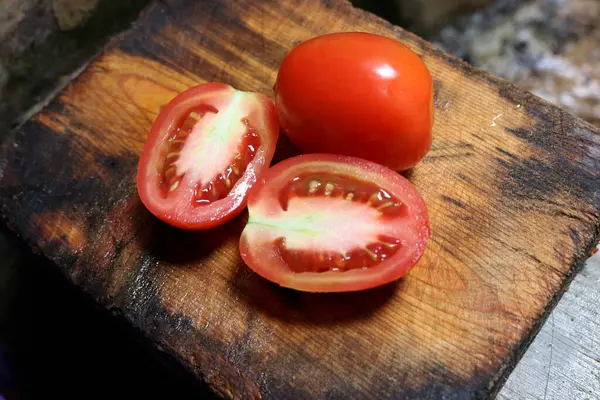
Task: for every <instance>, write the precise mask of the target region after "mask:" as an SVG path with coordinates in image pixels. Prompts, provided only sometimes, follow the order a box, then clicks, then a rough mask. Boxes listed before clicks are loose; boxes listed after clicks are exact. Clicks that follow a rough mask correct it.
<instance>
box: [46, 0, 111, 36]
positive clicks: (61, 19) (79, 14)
mask: <svg viewBox="0 0 600 400" xmlns="http://www.w3.org/2000/svg"><path fill="white" fill-rule="evenodd" d="M98 2H99V0H54V1H53V2H52V12H53V13H54V18H56V22H57V24H58V28H59V29H60V30H61V31H69V30H72V29H75V28H77V27H78V26H80V25H81V24H84V23H85V22H86V21H87V20H88V19H89V18H90V16H91V15H92V13H93V12H94V10H95V9H96V6H97V5H98Z"/></svg>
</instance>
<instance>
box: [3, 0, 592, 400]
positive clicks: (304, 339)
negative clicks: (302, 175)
mask: <svg viewBox="0 0 600 400" xmlns="http://www.w3.org/2000/svg"><path fill="white" fill-rule="evenodd" d="M334 31H368V32H374V33H379V34H383V35H387V36H390V37H394V38H396V39H398V40H400V41H402V42H404V43H406V44H408V45H409V46H410V47H412V48H413V49H414V50H415V51H417V52H418V53H419V54H421V55H422V57H423V59H424V61H425V62H426V63H427V65H428V66H429V68H430V69H431V72H432V75H433V77H434V79H435V92H436V100H435V106H436V120H435V131H434V140H433V147H432V149H431V151H430V153H429V154H428V156H427V157H426V159H425V160H424V161H423V162H422V163H420V164H419V165H418V166H417V167H416V168H414V169H413V170H412V171H411V172H410V173H409V174H408V176H409V178H410V179H411V181H412V182H413V183H414V184H415V185H416V187H417V188H418V190H419V191H420V192H421V193H422V195H423V197H424V199H425V201H426V203H427V205H428V208H429V212H430V219H431V230H432V236H431V240H430V242H429V245H428V247H427V250H426V252H425V254H424V256H423V258H422V259H421V261H420V263H419V264H418V266H417V267H416V268H415V269H414V270H413V271H412V272H411V273H410V274H409V275H408V276H407V277H405V278H403V279H401V280H400V281H399V282H397V283H395V284H390V285H387V286H384V287H381V288H378V289H375V290H370V291H366V292H359V293H346V294H337V295H323V294H308V293H298V292H294V291H291V290H284V289H281V288H278V287H277V286H275V285H273V284H271V283H270V282H267V281H265V280H263V279H262V278H260V277H258V276H257V275H255V274H254V273H253V272H251V271H250V270H249V269H248V268H247V267H245V266H244V264H243V263H242V261H241V259H240V256H239V253H238V247H237V246H238V236H239V234H240V231H241V229H242V228H243V226H244V223H245V221H246V215H245V214H243V215H241V216H240V217H238V218H236V219H235V220H233V221H232V222H231V223H229V224H227V225H225V226H222V227H220V228H217V229H214V230H210V231H205V232H184V231H179V230H177V229H174V228H171V227H169V226H167V225H165V224H163V223H160V222H158V221H157V220H156V219H155V218H154V217H153V216H151V215H150V214H149V213H148V212H147V211H146V210H145V208H144V207H143V206H142V205H141V203H140V200H139V198H138V196H137V192H136V188H135V184H134V176H135V173H136V167H137V160H138V157H139V155H140V152H141V149H142V146H143V143H144V140H145V138H146V135H147V132H148V130H149V128H150V126H151V124H152V121H153V120H154V118H155V117H156V115H157V113H158V112H159V110H160V108H161V106H163V105H164V104H165V103H167V102H168V101H169V100H170V99H171V98H173V96H175V94H176V93H178V92H179V91H182V90H184V89H186V88H188V87H191V86H194V85H197V84H200V83H202V82H206V81H223V82H226V83H229V84H231V85H233V86H235V87H237V88H238V89H242V90H253V91H260V92H263V93H265V94H268V95H272V89H271V88H272V86H273V83H274V80H275V76H276V70H277V68H278V65H279V63H280V62H281V60H282V59H283V57H284V56H285V54H286V52H287V51H288V50H289V49H290V48H291V47H292V46H294V45H295V44H297V43H299V42H300V41H302V40H305V39H308V38H310V37H313V36H315V35H319V34H323V33H326V32H334ZM291 154H293V150H292V148H291V146H290V145H289V144H288V142H287V141H286V140H285V137H283V138H282V139H281V141H280V146H279V150H278V154H277V157H276V159H277V160H281V159H282V158H284V157H286V156H289V155H291ZM0 188H1V190H0V200H1V205H2V213H3V215H4V217H5V219H6V221H7V222H8V223H9V225H10V226H11V227H12V228H13V229H14V230H15V231H16V232H17V233H18V234H19V235H21V236H22V237H24V238H25V240H27V241H28V242H29V243H30V244H31V245H32V246H33V247H35V248H37V249H38V250H39V251H40V252H41V253H43V254H44V255H45V256H46V257H48V258H49V259H51V260H53V261H54V262H56V264H57V265H58V266H59V267H60V268H61V269H62V270H63V271H64V273H65V275H66V276H67V277H69V278H70V279H71V280H72V281H73V282H74V283H75V284H76V285H78V286H80V287H81V288H82V289H84V290H85V291H86V292H88V293H89V294H91V295H92V296H93V297H94V298H95V299H96V300H97V301H98V302H99V303H100V304H102V305H103V306H105V307H107V308H109V309H111V310H114V311H116V312H120V313H122V314H123V315H124V316H125V318H127V320H129V321H130V322H131V324H132V325H133V326H135V327H137V328H139V329H141V331H142V332H143V333H144V334H145V335H146V336H147V338H148V339H149V340H151V341H152V342H154V343H155V345H156V346H157V347H159V348H160V349H162V350H164V351H165V352H166V353H168V354H170V355H171V356H174V357H175V358H176V359H177V360H179V361H180V362H181V363H182V364H183V365H184V366H185V367H186V368H187V369H189V371H191V372H192V373H194V374H196V375H197V376H198V377H199V378H202V379H204V380H205V381H206V382H207V383H208V384H209V385H210V386H211V387H212V389H213V390H215V391H216V392H217V393H218V394H220V395H223V396H225V397H234V398H265V399H284V398H290V399H301V398H352V399H360V398H373V399H381V398H390V397H393V398H415V399H440V398H448V399H454V398H457V399H458V398H460V399H465V398H486V397H488V396H493V395H494V394H495V393H496V392H497V391H498V389H499V388H500V386H501V384H502V382H503V380H504V379H505V378H506V376H507V375H508V373H509V372H510V371H511V370H512V368H513V366H514V365H515V363H516V362H517V361H518V359H519V357H520V356H521V354H522V353H523V351H524V350H525V349H526V347H527V344H528V343H529V342H530V341H531V339H532V338H533V336H534V334H535V333H536V332H537V330H538V329H539V327H540V324H541V323H542V321H543V320H544V318H545V316H546V315H547V314H548V312H549V310H550V309H551V308H552V307H553V306H554V304H555V303H556V301H557V300H558V298H559V297H560V295H561V294H562V292H563V291H564V290H565V288H566V286H567V284H568V282H570V280H571V278H572V277H573V274H574V273H576V272H577V271H578V270H579V268H580V267H581V265H582V263H583V261H584V260H585V259H586V257H587V255H588V252H589V250H590V249H591V247H592V244H593V241H594V239H596V238H597V236H598V232H599V228H600V223H599V222H600V135H599V134H598V131H597V130H595V128H594V127H592V126H591V125H589V124H586V123H585V122H583V121H581V120H578V119H576V118H574V117H573V116H571V115H569V114H567V113H565V112H564V111H561V110H560V109H557V108H555V107H553V106H551V105H549V104H548V103H545V102H543V101H542V100H540V99H538V98H537V97H535V96H533V95H531V94H529V93H526V92H524V91H522V90H519V89H518V88H517V87H515V86H513V85H510V84H508V83H506V82H504V81H501V80H499V79H497V78H494V77H492V76H490V75H487V74H486V73H484V72H482V71H479V70H474V69H471V68H469V67H468V66H467V65H465V64H463V63H462V62H460V61H458V60H456V59H454V58H451V57H449V56H447V55H445V54H444V53H442V52H440V51H439V50H436V49H435V48H434V47H433V46H432V45H430V44H428V43H426V42H424V41H422V40H420V39H418V38H417V37H415V36H413V35H411V34H409V33H407V32H405V31H403V30H401V29H399V28H396V27H394V26H391V25H389V24H387V23H386V22H384V21H383V20H381V19H378V18H376V17H374V16H372V15H369V14H367V13H365V12H362V11H360V10H357V9H353V8H352V7H351V6H350V5H349V4H348V3H347V2H345V1H343V0H329V1H326V0H320V1H319V0H271V1H250V0H238V1H234V0H207V1H184V0H162V1H160V2H157V3H155V4H153V5H152V6H151V7H150V8H149V9H148V10H147V12H146V13H145V14H144V15H143V16H142V17H141V19H140V20H139V21H138V23H137V24H136V25H135V26H134V28H133V29H132V30H131V31H130V32H128V33H126V34H125V35H123V36H122V37H119V38H117V39H115V40H113V41H112V43H111V44H110V45H109V46H108V47H107V48H106V51H104V53H103V54H101V55H100V56H99V57H98V58H97V59H96V60H94V61H93V62H92V63H91V64H90V65H89V66H88V67H87V68H86V69H85V71H84V72H83V73H82V74H81V75H80V76H79V77H78V78H77V79H76V80H75V81H74V82H72V83H71V84H69V85H68V87H67V88H66V89H64V90H63V91H62V92H61V93H60V95H59V96H58V97H57V98H56V99H55V100H53V101H52V102H51V103H50V104H49V105H48V106H47V107H46V108H45V109H44V110H43V111H42V112H40V113H39V114H37V115H36V116H35V117H34V118H33V119H32V120H31V121H30V122H28V123H27V124H26V125H25V126H24V127H23V128H22V129H20V130H18V131H16V132H14V133H13V134H12V135H11V136H10V137H9V138H8V140H6V141H5V142H4V143H3V145H2V147H1V150H0Z"/></svg>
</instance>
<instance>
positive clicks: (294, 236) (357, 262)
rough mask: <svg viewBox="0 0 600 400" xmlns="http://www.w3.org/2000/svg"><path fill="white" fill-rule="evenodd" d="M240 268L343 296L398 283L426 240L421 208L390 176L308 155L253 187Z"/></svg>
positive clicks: (367, 165) (363, 164)
mask: <svg viewBox="0 0 600 400" xmlns="http://www.w3.org/2000/svg"><path fill="white" fill-rule="evenodd" d="M248 211H249V219H248V223H247V225H246V227H245V228H244V231H243V232H242V236H241V240H240V253H241V255H242V258H243V260H244V262H245V263H246V264H247V265H248V266H249V267H250V268H251V269H252V270H254V271H255V272H256V273H258V274H259V275H261V276H262V277H264V278H266V279H268V280H270V281H272V282H275V283H277V284H279V285H281V286H284V287H288V288H292V289H296V290H300V291H308V292H345V291H356V290H362V289H368V288H373V287H376V286H380V285H383V284H385V283H388V282H391V281H394V280H397V279H398V278H400V277H401V276H403V275H405V274H406V273H407V272H408V271H409V270H410V269H411V268H412V267H413V266H414V265H415V264H416V263H417V262H418V260H419V259H420V257H421V255H422V254H423V251H424V249H425V246H426V244H427V240H428V237H429V221H428V216H427V209H426V206H425V203H424V201H423V199H422V198H421V196H420V195H419V193H418V192H417V191H416V190H415V188H414V187H413V185H412V184H411V183H410V182H409V181H408V180H407V179H405V178H404V177H402V176H401V175H399V174H397V173H396V172H394V171H392V170H390V169H388V168H386V167H383V166H381V165H379V164H375V163H373V162H370V161H366V160H363V159H358V158H353V157H347V156H340V155H331V154H328V155H324V154H307V155H301V156H297V157H294V158H290V159H287V160H285V161H282V162H281V163H279V164H277V165H275V166H273V167H272V168H271V169H270V170H269V171H267V173H266V174H265V175H264V176H263V177H262V179H261V181H260V182H259V183H258V184H257V185H256V186H255V187H253V188H252V190H251V191H250V194H249V197H248Z"/></svg>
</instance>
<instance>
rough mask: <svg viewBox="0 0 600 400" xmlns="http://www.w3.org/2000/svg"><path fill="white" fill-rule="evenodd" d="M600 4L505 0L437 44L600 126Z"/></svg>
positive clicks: (449, 28)
mask: <svg viewBox="0 0 600 400" xmlns="http://www.w3.org/2000/svg"><path fill="white" fill-rule="evenodd" d="M598 21H600V2H599V1H597V0H535V1H528V2H518V1H514V0H500V1H498V2H496V3H494V5H493V6H491V7H489V8H486V9H484V10H482V11H478V12H477V13H475V14H474V15H473V16H471V17H469V18H467V19H464V20H462V21H461V22H459V23H457V24H455V25H450V26H447V27H445V28H444V29H442V31H441V33H440V35H439V36H438V38H437V39H436V43H437V44H439V45H440V47H442V48H443V49H445V50H447V51H449V52H451V53H454V54H455V55H457V56H459V57H462V58H463V59H465V60H466V61H468V62H470V63H472V64H473V65H475V66H478V67H481V68H483V69H485V70H487V71H489V72H491V73H493V74H495V75H499V76H502V77H504V78H506V79H508V80H510V81H512V82H514V83H516V84H517V85H519V86H521V87H523V88H525V89H527V90H529V91H531V92H532V93H534V94H537V95H539V96H541V97H543V98H544V99H546V100H548V101H550V102H552V103H554V104H556V105H558V106H560V107H562V108H564V109H566V110H568V111H569V112H571V113H573V114H575V115H578V116H580V117H582V118H584V119H586V120H588V121H589V122H591V123H593V124H596V125H599V126H600V23H599V22H598Z"/></svg>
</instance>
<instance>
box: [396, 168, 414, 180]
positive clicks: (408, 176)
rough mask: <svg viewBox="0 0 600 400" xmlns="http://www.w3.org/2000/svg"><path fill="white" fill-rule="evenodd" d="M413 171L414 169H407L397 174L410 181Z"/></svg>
mask: <svg viewBox="0 0 600 400" xmlns="http://www.w3.org/2000/svg"><path fill="white" fill-rule="evenodd" d="M414 171H415V170H414V168H409V169H407V170H404V171H399V172H398V173H399V174H400V175H402V176H403V177H405V178H406V179H408V180H409V181H410V180H411V178H412V176H413V174H414Z"/></svg>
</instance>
